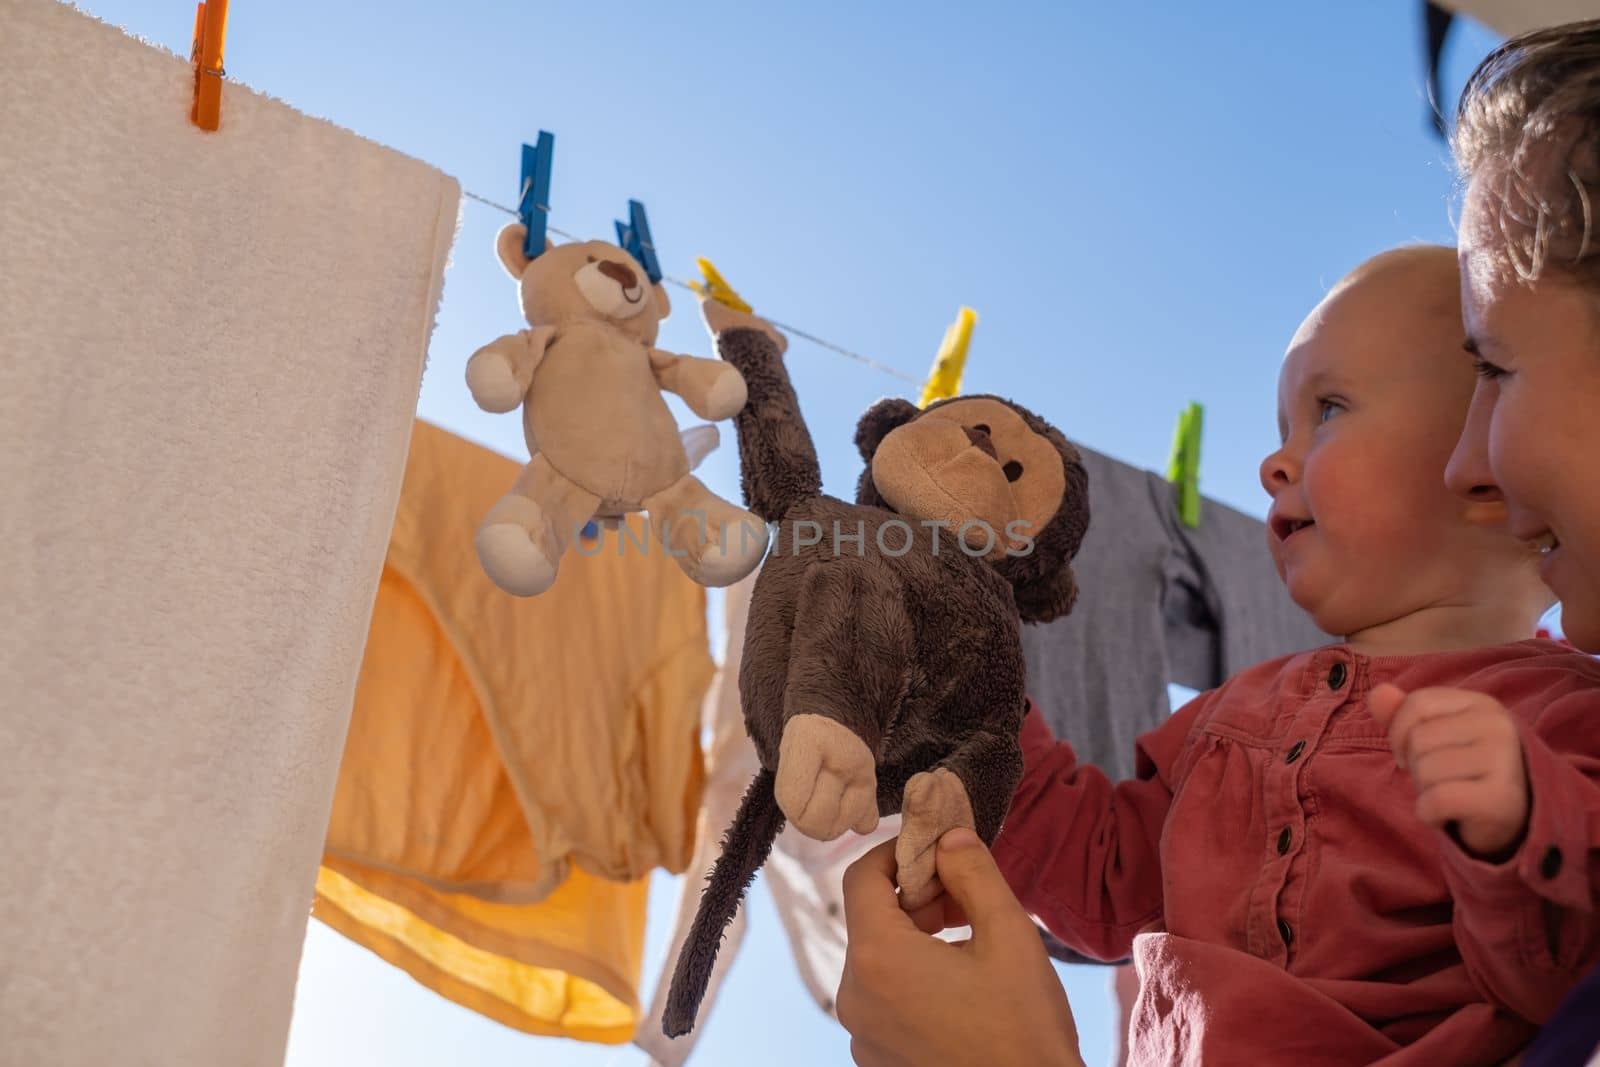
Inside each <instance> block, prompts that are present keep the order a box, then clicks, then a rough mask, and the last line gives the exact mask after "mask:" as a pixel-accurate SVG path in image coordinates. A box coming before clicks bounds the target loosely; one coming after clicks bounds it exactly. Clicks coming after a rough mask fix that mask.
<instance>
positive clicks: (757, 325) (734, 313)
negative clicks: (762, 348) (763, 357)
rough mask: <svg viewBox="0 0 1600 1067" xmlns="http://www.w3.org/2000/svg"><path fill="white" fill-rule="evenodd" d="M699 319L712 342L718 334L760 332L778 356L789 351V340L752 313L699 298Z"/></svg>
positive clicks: (718, 301)
mask: <svg viewBox="0 0 1600 1067" xmlns="http://www.w3.org/2000/svg"><path fill="white" fill-rule="evenodd" d="M700 317H701V318H702V319H704V320H705V324H706V329H707V330H708V331H710V333H711V339H712V340H716V337H717V335H718V334H719V333H726V332H727V331H728V330H745V329H749V330H760V331H762V332H763V333H765V334H766V335H767V336H768V337H771V338H772V340H773V342H774V343H775V344H776V345H777V346H778V354H779V355H782V354H783V353H784V352H786V351H788V349H789V339H788V338H787V337H785V336H784V335H783V334H781V333H779V332H778V329H777V327H775V326H773V325H772V323H770V322H768V321H767V320H766V319H764V318H762V317H761V316H759V315H756V314H754V313H753V312H749V311H740V310H739V309H737V308H731V307H729V306H728V305H727V304H724V303H723V302H722V301H720V300H713V299H712V298H710V297H701V299H700Z"/></svg>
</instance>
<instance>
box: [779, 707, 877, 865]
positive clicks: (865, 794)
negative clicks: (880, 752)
mask: <svg viewBox="0 0 1600 1067" xmlns="http://www.w3.org/2000/svg"><path fill="white" fill-rule="evenodd" d="M775 792H776V794H777V798H778V807H779V808H781V809H782V810H783V814H784V816H785V817H786V818H787V819H788V820H789V821H790V822H792V823H794V825H795V827H796V828H797V829H798V830H799V831H800V832H801V833H803V834H805V835H806V836H807V837H810V838H813V839H815V840H818V841H832V840H833V839H834V838H836V837H838V836H839V835H840V834H842V833H844V832H845V831H846V830H850V829H854V830H855V831H856V832H857V833H861V834H868V833H871V832H872V831H873V830H875V829H877V826H878V768H877V762H876V760H874V759H873V756H872V750H871V749H869V748H867V745H866V742H864V741H862V740H861V738H859V737H857V736H856V734H855V732H854V731H853V730H851V729H850V728H849V727H847V726H844V725H842V724H841V723H838V722H835V721H834V720H833V719H830V718H828V717H827V716H825V715H796V716H794V717H793V718H791V719H790V720H789V722H788V724H787V725H786V726H784V728H783V740H782V741H781V742H780V743H779V745H778V775H777V781H776V783H775Z"/></svg>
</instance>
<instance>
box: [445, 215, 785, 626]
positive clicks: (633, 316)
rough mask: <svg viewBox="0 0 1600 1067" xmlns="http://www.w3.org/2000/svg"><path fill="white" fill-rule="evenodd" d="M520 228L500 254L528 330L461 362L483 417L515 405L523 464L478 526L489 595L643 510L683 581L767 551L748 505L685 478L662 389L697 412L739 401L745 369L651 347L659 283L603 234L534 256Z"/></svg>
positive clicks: (532, 592) (502, 242) (543, 573)
mask: <svg viewBox="0 0 1600 1067" xmlns="http://www.w3.org/2000/svg"><path fill="white" fill-rule="evenodd" d="M526 234H527V231H526V229H525V228H524V227H523V225H522V224H521V223H520V222H517V223H512V224H510V225H508V226H506V227H505V228H504V229H502V230H501V231H500V234H499V237H498V238H497V239H496V250H497V252H498V254H499V258H500V262H501V264H502V265H503V266H504V267H505V269H506V272H507V273H509V274H510V275H511V277H512V278H513V279H515V280H516V281H517V283H518V287H519V289H520V292H521V299H522V311H523V315H524V317H525V318H526V319H527V322H528V329H526V330H522V331H520V332H518V333H515V334H509V335H507V336H504V337H500V338H498V339H496V340H494V341H492V342H490V343H489V344H487V345H485V346H483V347H482V348H480V349H478V351H477V352H475V353H473V355H472V357H471V359H469V360H468V361H467V374H466V377H467V386H468V388H469V389H470V390H471V392H472V397H473V399H474V400H475V401H476V402H477V404H478V406H479V407H481V408H483V409H484V410H485V411H489V412H493V413H504V412H510V411H514V410H515V409H516V408H517V407H518V406H521V408H522V425H523V431H524V436H525V438H526V440H527V446H528V452H529V456H530V460H529V462H528V465H527V466H526V467H524V468H523V470H522V473H521V475H520V476H519V477H518V478H517V481H516V483H515V484H514V485H513V486H512V487H511V490H510V492H508V493H507V494H506V496H504V497H503V498H501V499H500V501H499V502H498V503H496V504H495V505H494V507H493V508H491V509H490V511H489V514H488V515H487V516H486V517H485V518H484V519H483V522H482V523H481V525H480V526H479V528H478V533H477V539H476V541H477V551H478V557H479V560H480V561H481V563H482V565H483V568H484V571H485V572H486V573H487V574H488V576H489V578H490V579H491V580H492V581H493V582H494V583H495V584H496V585H497V586H499V587H500V588H501V589H503V590H505V591H506V592H508V593H513V594H515V595H517V596H536V595H538V594H539V593H542V592H544V591H545V590H546V589H548V588H550V586H551V585H552V584H554V582H555V580H556V573H557V570H558V568H559V565H560V562H561V557H562V555H563V554H564V553H565V552H566V550H567V548H568V547H569V546H570V545H571V544H572V542H573V541H574V540H575V539H576V538H577V537H578V536H579V534H580V532H581V531H582V530H583V528H584V527H585V525H587V524H588V523H589V522H590V520H596V521H598V522H599V523H601V524H603V525H607V526H611V527H615V526H616V524H617V521H618V520H619V519H620V517H621V516H624V515H626V514H628V513H630V512H645V513H647V514H648V516H649V525H650V528H651V532H652V534H653V535H654V537H655V539H656V541H657V542H658V543H659V544H660V545H661V547H662V548H663V549H664V550H665V551H667V552H668V554H669V555H671V556H673V557H674V558H675V559H676V560H677V562H678V564H679V566H681V567H682V568H683V570H684V572H685V573H686V574H687V575H688V576H689V577H690V578H691V579H693V580H694V581H696V582H698V583H700V584H702V585H707V586H724V585H731V584H732V583H734V582H736V581H738V580H739V579H740V578H743V577H744V576H745V575H747V574H749V573H750V572H751V571H752V570H753V569H754V568H755V566H756V564H757V563H759V562H760V560H761V557H762V556H763V555H764V554H765V552H766V549H767V540H768V531H767V528H766V526H765V525H764V524H763V523H762V522H761V520H760V519H758V518H757V517H756V516H755V515H753V514H751V513H750V512H748V511H746V510H744V509H743V508H740V507H737V506H736V505H734V504H732V503H730V502H728V501H726V500H724V499H723V498H721V497H719V496H717V495H716V494H715V493H713V492H711V490H709V489H708V488H706V486H705V485H703V484H702V483H701V482H700V480H699V479H697V478H695V477H694V475H693V474H691V473H690V471H691V469H692V467H693V462H692V461H691V457H690V455H689V454H688V452H687V451H686V450H685V444H684V441H685V438H684V435H682V434H680V433H679V430H678V425H677V422H676V421H675V420H674V418H673V416H672V412H671V410H670V409H669V408H668V407H667V403H666V400H665V399H664V397H663V396H662V391H663V390H666V391H667V392H671V393H676V394H677V395H678V396H679V397H681V398H682V399H683V402H684V403H685V404H686V405H687V406H688V408H689V410H691V411H692V412H694V413H695V414H696V415H698V416H700V417H701V418H703V419H710V420H713V421H715V420H718V419H726V418H729V417H731V416H732V415H734V413H736V412H738V411H739V410H740V409H741V408H742V407H744V404H745V399H746V388H745V383H744V379H743V377H742V376H741V375H740V373H739V371H738V370H737V369H736V368H734V367H733V366H732V365H730V364H728V363H726V362H724V361H722V360H718V359H704V358H699V357H695V356H685V355H677V354H675V353H671V352H664V351H662V350H661V349H659V348H656V347H655V342H656V337H657V334H658V332H659V330H660V326H661V322H662V320H663V319H665V318H666V317H667V315H668V314H669V313H670V312H671V305H670V303H669V301H668V300H667V294H666V291H665V290H664V289H663V288H662V287H661V286H660V285H659V284H651V283H650V281H649V279H648V277H647V276H646V274H645V271H644V269H643V268H642V267H641V266H640V265H639V263H638V262H637V261H636V260H635V259H634V258H633V257H632V256H631V255H629V254H628V253H627V252H626V251H624V250H623V249H622V248H620V247H618V246H616V245H613V244H608V243H606V242H604V241H586V242H574V243H570V244H564V245H555V244H553V243H551V242H549V241H546V243H545V249H544V251H543V252H542V253H540V254H539V255H537V256H535V257H533V258H532V259H530V258H529V257H528V256H527V255H526V254H525V253H524V248H523V242H524V240H525V239H526Z"/></svg>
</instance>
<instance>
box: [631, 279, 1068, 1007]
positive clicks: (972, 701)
mask: <svg viewBox="0 0 1600 1067" xmlns="http://www.w3.org/2000/svg"><path fill="white" fill-rule="evenodd" d="M702 310H703V313H704V315H705V318H706V322H707V325H708V326H709V327H710V329H711V331H712V334H713V336H714V337H715V338H716V343H717V350H718V353H719V354H720V355H721V356H722V358H723V359H725V360H727V361H728V362H729V363H730V364H732V365H733V366H734V367H735V368H736V369H737V370H738V371H739V373H740V374H741V375H742V376H743V378H744V380H745V383H746V387H747V389H748V400H747V402H746V404H745V407H744V409H743V410H742V411H740V412H739V413H738V414H737V415H736V416H735V417H734V427H735V429H736V431H737V432H738V437H739V457H740V464H741V467H742V472H741V473H742V479H743V489H744V496H745V503H746V505H747V506H748V507H749V508H750V510H752V511H754V512H755V513H756V514H757V515H759V516H760V517H761V518H763V519H765V520H766V521H767V522H768V523H769V524H775V529H774V536H773V540H772V547H771V550H770V551H769V552H768V554H767V558H766V561H765V562H764V563H763V564H762V569H761V572H760V573H759V574H758V575H757V577H756V583H755V588H754V589H753V590H752V592H751V602H750V616H749V622H748V625H747V630H746V633H745V645H744V660H743V666H742V667H741V669H740V672H739V694H740V699H741V702H742V703H743V706H744V716H745V728H746V729H747V731H748V732H749V734H750V736H751V738H752V740H753V741H754V742H755V747H756V751H757V753H758V755H759V757H760V760H761V767H762V770H761V771H760V773H758V774H757V776H756V777H755V779H754V781H752V782H751V784H750V787H749V789H748V790H747V791H746V793H745V796H744V800H743V802H742V803H741V805H740V807H739V811H738V814H737V815H736V816H735V817H734V820H733V823H732V825H731V826H730V827H729V829H728V833H727V836H726V837H725V838H724V840H723V851H722V856H721V857H720V858H719V859H718V861H717V864H716V866H715V868H713V870H712V873H711V875H710V878H709V879H708V881H707V885H706V889H705V893H704V895H703V896H702V898H701V901H700V909H699V911H698V912H697V913H696V915H695V919H694V923H693V925H692V927H691V930H690V933H689V937H688V940H687V941H686V942H685V943H684V946H683V949H682V950H681V951H680V953H679V956H678V962H677V966H676V970H675V973H674V975H673V979H672V987H671V990H670V992H669V994H668V1003H667V1009H666V1012H665V1015H664V1017H663V1019H662V1029H663V1030H664V1031H665V1032H666V1034H667V1035H668V1036H669V1037H677V1036H678V1035H680V1034H684V1033H687V1032H688V1031H689V1030H690V1029H692V1028H693V1026H694V1022H695V1017H696V1015H697V1014H698V1012H699V1007H700V1001H701V998H702V997H703V996H704V995H705V990H706V985H707V982H708V981H709V979H710V975H711V970H712V965H713V964H714V963H715V961H716V955H717V948H718V945H719V943H720V941H721V937H722V930H723V928H724V927H725V926H726V925H727V924H728V922H730V921H731V920H732V919H733V916H734V914H735V912H736V911H737V910H738V907H739V901H740V899H741V897H742V896H743V894H744V891H745V888H746V887H747V886H748V885H749V883H750V880H751V879H752V878H753V877H754V876H755V872H756V870H757V869H758V868H759V867H760V866H761V865H762V864H763V863H765V862H766V858H767V855H768V853H769V852H770V850H771V847H772V843H773V840H774V839H775V838H776V837H777V835H778V833H779V831H780V830H781V829H782V828H783V824H784V821H785V820H786V819H787V820H788V821H790V822H793V823H794V824H795V826H796V827H797V828H798V829H799V830H800V831H801V832H802V833H804V834H806V835H807V836H809V837H813V838H817V839H820V840H831V839H833V838H836V837H838V836H839V835H840V834H842V833H844V832H845V831H847V830H856V831H858V832H862V833H865V832H869V831H871V830H872V829H873V828H874V827H876V825H877V822H878V817H879V816H880V815H892V814H895V813H896V812H898V813H900V815H901V830H900V837H899V841H898V844H897V845H896V860H897V861H898V866H899V875H898V878H899V883H900V896H901V903H902V904H903V905H904V906H905V907H906V908H907V909H911V908H915V907H917V906H919V905H921V904H923V903H926V902H927V901H929V900H931V899H933V898H934V897H935V896H936V895H937V894H938V892H939V887H938V883H937V881H936V878H935V874H934V862H933V861H934V851H933V847H934V845H935V844H936V843H937V841H938V839H939V837H940V836H941V835H943V834H944V832H945V831H947V830H949V829H952V828H953V827H956V826H967V827H971V828H973V829H975V830H976V831H977V833H978V836H979V837H981V838H982V839H983V840H984V841H985V842H986V843H988V842H992V841H993V840H994V838H995V836H996V835H997V834H998V833H999V832H1000V824H1001V821H1002V820H1003V819H1004V817H1005V814H1006V811H1007V809H1008V808H1009V807H1010V804H1011V794H1012V792H1013V790H1015V788H1016V785H1017V782H1018V780H1019V779H1020V778H1021V776H1022V750H1021V747H1020V745H1019V743H1018V733H1019V732H1020V730H1021V727H1022V717H1023V713H1024V711H1025V704H1026V695H1025V692H1024V689H1025V685H1026V682H1025V678H1024V673H1023V660H1022V646H1021V636H1020V630H1019V626H1020V622H1021V621H1029V622H1043V621H1045V620H1048V619H1052V618H1055V617H1056V616H1058V615H1062V614H1065V613H1066V612H1067V611H1069V610H1070V609H1071V607H1072V603H1073V600H1074V597H1075V596H1076V592H1077V589H1076V586H1075V585H1074V584H1073V575H1072V569H1071V566H1070V564H1071V560H1072V558H1073V556H1074V555H1075V554H1076V553H1077V551H1078V546H1079V544H1080V543H1081V542H1082V540H1083V535H1084V532H1085V530H1086V529H1087V527H1088V522H1089V499H1088V478H1087V475H1086V474H1085V472H1084V469H1083V464H1082V462H1081V460H1080V458H1079V456H1078V453H1077V450H1076V449H1075V448H1073V447H1072V445H1071V444H1070V443H1069V442H1068V441H1067V440H1066V438H1065V437H1063V436H1062V435H1061V433H1060V432H1059V431H1058V430H1056V429H1055V427H1053V426H1051V425H1050V424H1049V423H1048V422H1046V421H1044V420H1043V419H1041V418H1039V417H1038V416H1037V415H1035V414H1033V413H1032V412H1029V411H1027V410H1025V409H1024V408H1022V407H1020V406H1019V405H1017V404H1013V403H1011V402H1009V401H1006V400H1002V399H1000V398H998V397H993V396H967V397H958V398H955V399H951V400H944V401H940V402H939V403H936V404H932V405H930V406H929V407H927V408H926V409H921V410H919V409H918V408H917V407H916V406H915V405H913V404H911V403H909V402H908V401H905V400H899V399H888V400H882V401H879V402H878V403H877V404H875V405H873V406H872V407H871V408H870V409H869V410H868V411H867V412H866V414H864V415H863V416H862V417H861V420H860V422H859V424H858V426H857V429H856V446H857V448H858V449H859V450H860V452H861V457H862V459H863V460H865V461H866V464H867V467H866V470H864V471H863V472H862V474H861V480H860V484H859V486H858V487H857V490H856V502H855V503H849V502H846V501H843V500H840V499H837V498H835V497H831V496H826V495H824V494H823V492H822V474H821V470H820V468H819V466H818V463H817V456H816V450H815V448H814V447H813V445H812V441H811V435H810V433H809V431H808V430H807V429H806V424H805V420H804V419H803V418H802V417H801V415H800V408H799V403H798V401H797V399H796V397H795V393H794V389H793V387H792V386H791V384H790V382H789V376H788V372H787V371H786V370H785V369H784V366H783V361H782V352H783V348H784V341H783V338H782V336H781V335H780V334H778V333H776V332H775V331H774V330H773V329H772V328H771V327H770V326H768V325H767V324H766V323H764V322H762V321H761V320H760V319H757V318H755V317H754V316H751V315H747V314H744V313H741V312H735V311H732V310H730V309H728V308H726V307H723V306H722V305H720V304H717V303H715V302H714V301H707V302H706V303H704V304H703V305H702Z"/></svg>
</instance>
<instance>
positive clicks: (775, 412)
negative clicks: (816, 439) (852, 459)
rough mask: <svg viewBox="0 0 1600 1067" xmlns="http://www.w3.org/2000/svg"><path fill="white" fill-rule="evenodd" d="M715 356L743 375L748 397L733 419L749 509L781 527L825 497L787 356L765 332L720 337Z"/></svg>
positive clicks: (744, 330) (743, 330) (746, 330)
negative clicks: (789, 515) (792, 512)
mask: <svg viewBox="0 0 1600 1067" xmlns="http://www.w3.org/2000/svg"><path fill="white" fill-rule="evenodd" d="M715 336H716V341H717V354H718V355H720V356H721V357H722V358H723V359H724V360H725V361H726V362H728V363H729V364H731V365H732V366H733V367H734V368H735V369H736V370H738V372H739V374H740V375H741V376H743V378H744V383H745V389H746V392H747V394H748V395H747V398H746V400H745V404H744V406H743V408H741V409H740V411H739V413H738V414H737V415H735V416H734V419H733V425H734V429H735V431H736V432H737V433H738V435H739V467H740V479H741V481H742V483H743V488H744V500H745V504H746V505H747V506H748V507H749V508H750V510H751V511H753V512H755V513H756V514H757V515H759V516H761V518H763V519H765V520H767V521H768V522H777V521H779V520H780V519H782V518H783V516H784V514H785V513H786V512H787V511H788V510H789V509H790V508H791V507H793V506H794V505H795V504H798V503H799V502H800V501H802V500H809V499H811V498H812V497H816V496H820V495H821V494H822V468H821V466H820V465H819V464H818V462H817V449H816V446H815V445H814V444H812V441H811V431H810V430H809V429H807V428H806V420H805V418H804V416H802V415H801V414H800V400H799V398H798V397H796V396H795V393H794V386H793V385H792V384H790V382H789V372H788V371H787V370H786V369H784V366H783V354H782V352H781V351H780V350H779V347H778V344H777V342H776V341H774V340H773V338H772V336H771V335H770V334H768V333H767V332H766V331H764V330H761V329H759V328H755V327H748V326H737V327H733V328H730V329H725V330H722V331H720V332H718V333H717V334H716V335H715Z"/></svg>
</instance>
